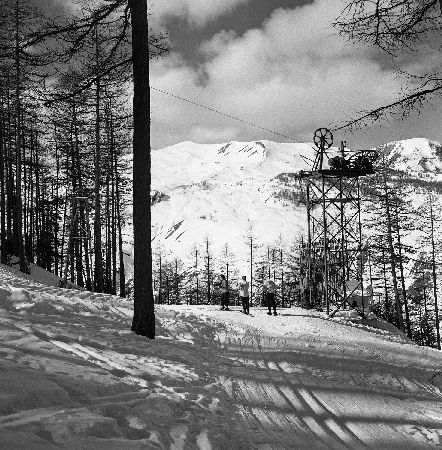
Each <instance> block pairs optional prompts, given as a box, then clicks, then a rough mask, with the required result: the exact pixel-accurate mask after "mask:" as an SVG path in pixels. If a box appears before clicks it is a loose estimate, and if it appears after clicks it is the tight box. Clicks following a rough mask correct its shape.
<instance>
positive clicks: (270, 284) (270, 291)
mask: <svg viewBox="0 0 442 450" xmlns="http://www.w3.org/2000/svg"><path fill="white" fill-rule="evenodd" d="M263 290H264V292H265V294H266V300H267V307H268V308H269V312H268V313H267V314H268V315H269V316H271V315H272V308H273V315H274V316H276V315H277V314H278V313H277V312H276V300H275V293H276V284H275V283H274V281H273V280H267V281H266V282H265V283H264V286H263Z"/></svg>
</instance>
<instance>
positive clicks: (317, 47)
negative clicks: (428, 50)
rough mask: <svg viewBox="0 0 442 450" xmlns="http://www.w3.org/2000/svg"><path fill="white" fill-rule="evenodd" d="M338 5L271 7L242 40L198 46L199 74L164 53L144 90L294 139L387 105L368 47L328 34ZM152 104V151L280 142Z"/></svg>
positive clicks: (182, 107)
mask: <svg viewBox="0 0 442 450" xmlns="http://www.w3.org/2000/svg"><path fill="white" fill-rule="evenodd" d="M341 5H342V4H341V1H340V0H317V1H315V2H314V3H313V4H311V5H308V6H304V7H298V8H295V9H278V10H276V11H274V13H273V14H272V16H271V17H269V18H268V20H267V21H266V22H265V24H264V25H263V27H262V28H261V29H253V30H249V31H247V32H246V33H245V34H244V35H242V36H237V35H235V34H234V33H232V32H229V31H223V32H221V33H219V34H217V35H216V36H214V37H213V38H212V39H211V40H210V41H208V42H205V43H203V44H202V45H201V51H202V52H203V54H204V55H205V56H206V58H207V59H206V62H205V63H204V64H203V65H202V66H201V67H200V68H199V69H194V68H191V67H189V66H186V64H185V63H184V62H183V61H181V60H179V59H177V58H176V56H174V55H171V56H170V57H168V58H167V59H166V60H164V61H160V62H159V63H158V64H156V65H153V71H152V76H151V84H152V85H153V86H156V87H161V88H163V89H164V90H166V91H169V92H172V93H175V94H178V95H180V96H182V97H184V98H187V99H191V100H194V101H195V102H197V103H200V104H202V105H206V106H209V107H211V108H214V109H218V110H220V111H223V112H225V113H228V114H231V115H235V116H237V117H240V118H242V119H244V120H246V121H249V122H252V123H255V124H258V125H261V126H263V127H265V128H269V129H272V130H275V131H279V132H281V133H283V134H285V135H289V136H293V137H294V138H296V139H297V140H311V135H312V134H313V132H314V130H315V129H316V128H317V127H319V126H329V125H330V124H331V123H336V122H337V121H339V120H343V119H345V118H348V117H349V116H352V115H353V114H354V113H355V112H356V111H359V110H362V109H369V108H372V107H376V106H380V105H383V104H385V103H386V102H390V101H392V100H393V99H395V98H396V96H397V94H398V92H399V91H400V87H401V82H400V80H399V79H397V77H396V76H395V73H394V72H393V71H391V69H389V68H387V67H385V66H382V65H381V64H380V63H379V62H378V61H377V60H376V59H375V58H374V56H373V55H374V54H373V49H369V48H364V47H362V46H357V45H352V46H351V45H348V44H346V43H345V42H344V41H343V39H342V38H341V37H339V36H337V35H336V33H335V31H334V30H333V28H332V27H331V25H330V23H331V21H332V20H333V19H334V18H335V17H337V15H338V14H339V11H340V9H339V8H340V6H341ZM415 64H416V63H415ZM201 80H204V81H203V82H201ZM153 104H154V105H155V107H154V110H153V117H152V120H153V124H154V129H155V130H158V133H160V134H156V133H155V135H154V146H157V147H158V146H162V145H166V144H167V145H168V144H171V143H173V142H176V141H181V140H187V139H194V140H199V139H200V142H214V141H218V142H219V141H220V139H219V138H222V137H225V139H222V140H229V139H234V138H235V139H239V140H249V139H250V140H252V139H262V138H266V139H274V140H284V139H283V138H282V139H281V138H280V137H278V136H275V135H272V134H270V133H267V132H265V131H260V130H258V129H256V128H253V127H251V126H248V125H245V124H241V123H240V122H235V121H233V120H231V119H229V118H226V117H223V116H218V115H216V114H214V113H213V112H210V111H207V110H204V109H201V108H198V107H197V106H195V105H192V104H189V103H186V102H182V101H178V100H177V99H173V98H168V97H165V96H160V95H155V96H154V97H153ZM230 136H231V137H230Z"/></svg>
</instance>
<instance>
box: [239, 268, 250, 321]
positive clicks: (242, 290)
mask: <svg viewBox="0 0 442 450" xmlns="http://www.w3.org/2000/svg"><path fill="white" fill-rule="evenodd" d="M238 289H239V298H240V300H241V303H242V309H243V311H242V312H243V313H244V314H249V312H250V304H249V283H248V281H247V278H246V276H245V275H244V276H243V277H242V280H240V282H239V286H238Z"/></svg>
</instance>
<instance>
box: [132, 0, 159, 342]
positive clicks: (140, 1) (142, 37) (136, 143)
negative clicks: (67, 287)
mask: <svg viewBox="0 0 442 450" xmlns="http://www.w3.org/2000/svg"><path fill="white" fill-rule="evenodd" d="M128 1H129V7H130V11H131V21H132V60H133V77H134V97H133V118H134V119H133V120H134V132H133V228H134V317H133V321H132V331H135V333H136V334H140V335H142V336H146V337H148V338H152V339H153V338H154V337H155V312H154V299H153V291H152V244H151V229H150V226H151V217H150V185H151V176H150V92H149V44H148V26H147V2H146V0H128Z"/></svg>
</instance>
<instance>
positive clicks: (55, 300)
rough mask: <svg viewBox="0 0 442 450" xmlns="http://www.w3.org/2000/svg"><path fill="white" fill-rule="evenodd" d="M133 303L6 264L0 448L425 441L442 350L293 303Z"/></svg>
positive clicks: (438, 436)
mask: <svg viewBox="0 0 442 450" xmlns="http://www.w3.org/2000/svg"><path fill="white" fill-rule="evenodd" d="M251 313H252V314H251V315H250V316H244V315H242V314H241V313H240V312H239V310H235V309H234V310H233V311H229V312H227V311H219V310H218V308H217V306H185V305H183V306H161V307H157V339H155V340H153V341H152V340H147V339H145V338H142V337H139V336H136V335H134V334H133V333H131V332H130V331H129V327H130V322H131V316H132V311H131V305H130V303H129V302H127V301H124V300H121V299H118V298H117V297H112V296H107V295H104V294H91V293H88V292H79V291H75V290H63V289H59V288H55V287H49V286H45V285H42V284H39V283H36V282H32V281H30V280H26V279H23V278H21V277H19V276H18V275H17V274H16V273H14V272H13V271H10V270H8V269H6V268H4V267H0V339H1V347H0V448H5V449H13V448H20V449H34V448H41V449H51V448H54V449H55V448H73V449H74V448H75V449H101V448H102V449H145V448H158V449H173V450H178V449H256V448H260V449H296V448H299V449H327V448H334V449H367V448H375V449H399V448H401V449H403V448H410V449H421V448H422V449H424V448H440V446H441V445H442V392H441V388H442V376H441V375H439V374H438V372H439V370H440V369H441V367H442V364H441V363H442V354H441V352H437V351H435V350H431V349H427V348H421V347H418V346H416V345H413V344H411V343H410V342H409V341H407V340H406V338H404V337H402V336H401V335H399V334H397V333H394V332H392V331H388V327H385V328H386V329H385V330H381V329H378V328H373V327H370V326H367V325H362V324H359V325H355V324H351V323H348V322H344V321H338V320H331V319H329V318H327V317H326V316H324V315H322V314H320V313H317V312H311V311H306V310H302V309H299V308H292V309H285V310H280V315H279V316H277V317H273V316H272V317H269V316H267V315H266V311H265V310H264V309H254V308H252V310H251Z"/></svg>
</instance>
